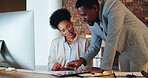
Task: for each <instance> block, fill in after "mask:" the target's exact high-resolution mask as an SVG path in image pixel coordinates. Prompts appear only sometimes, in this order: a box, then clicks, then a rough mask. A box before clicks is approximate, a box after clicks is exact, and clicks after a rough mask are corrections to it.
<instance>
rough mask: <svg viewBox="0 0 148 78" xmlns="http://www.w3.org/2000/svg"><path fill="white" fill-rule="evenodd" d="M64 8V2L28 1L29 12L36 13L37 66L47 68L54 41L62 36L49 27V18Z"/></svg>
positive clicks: (54, 0)
mask: <svg viewBox="0 0 148 78" xmlns="http://www.w3.org/2000/svg"><path fill="white" fill-rule="evenodd" d="M61 7H62V0H27V10H33V11H34V26H35V64H36V66H37V68H38V66H47V63H48V55H49V49H50V44H51V41H52V39H54V38H56V37H58V36H59V35H60V33H59V31H57V30H53V29H52V28H51V27H50V26H49V17H50V15H51V13H52V12H53V11H55V10H56V9H58V8H61Z"/></svg>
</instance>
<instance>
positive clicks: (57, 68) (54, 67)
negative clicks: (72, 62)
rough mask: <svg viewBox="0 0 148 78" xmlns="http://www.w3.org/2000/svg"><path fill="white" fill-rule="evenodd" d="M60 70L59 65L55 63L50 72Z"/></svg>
mask: <svg viewBox="0 0 148 78" xmlns="http://www.w3.org/2000/svg"><path fill="white" fill-rule="evenodd" d="M60 68H61V64H59V63H57V62H56V63H55V64H54V65H53V67H52V70H54V71H57V70H59V69H60Z"/></svg>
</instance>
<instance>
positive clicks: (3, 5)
mask: <svg viewBox="0 0 148 78" xmlns="http://www.w3.org/2000/svg"><path fill="white" fill-rule="evenodd" d="M24 10H26V0H0V12H12V11H24Z"/></svg>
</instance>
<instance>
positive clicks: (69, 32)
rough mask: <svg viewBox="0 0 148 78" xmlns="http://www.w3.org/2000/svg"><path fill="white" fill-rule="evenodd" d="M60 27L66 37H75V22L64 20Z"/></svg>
mask: <svg viewBox="0 0 148 78" xmlns="http://www.w3.org/2000/svg"><path fill="white" fill-rule="evenodd" d="M58 29H59V30H60V32H61V33H62V34H63V35H64V36H65V37H66V38H74V37H75V36H76V33H75V31H74V28H73V24H72V23H71V22H69V21H67V20H63V21H61V22H60V23H59V24H58Z"/></svg>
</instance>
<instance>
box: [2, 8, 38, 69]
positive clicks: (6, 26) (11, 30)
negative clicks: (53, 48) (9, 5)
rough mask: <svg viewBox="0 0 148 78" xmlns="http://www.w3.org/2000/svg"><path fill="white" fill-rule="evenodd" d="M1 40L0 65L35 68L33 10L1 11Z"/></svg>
mask: <svg viewBox="0 0 148 78" xmlns="http://www.w3.org/2000/svg"><path fill="white" fill-rule="evenodd" d="M0 41H1V44H0V49H1V50H0V61H5V62H0V66H7V65H8V66H11V67H14V68H17V69H30V70H34V69H35V41H34V14H33V11H16V12H7V13H0ZM2 63H3V64H2Z"/></svg>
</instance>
